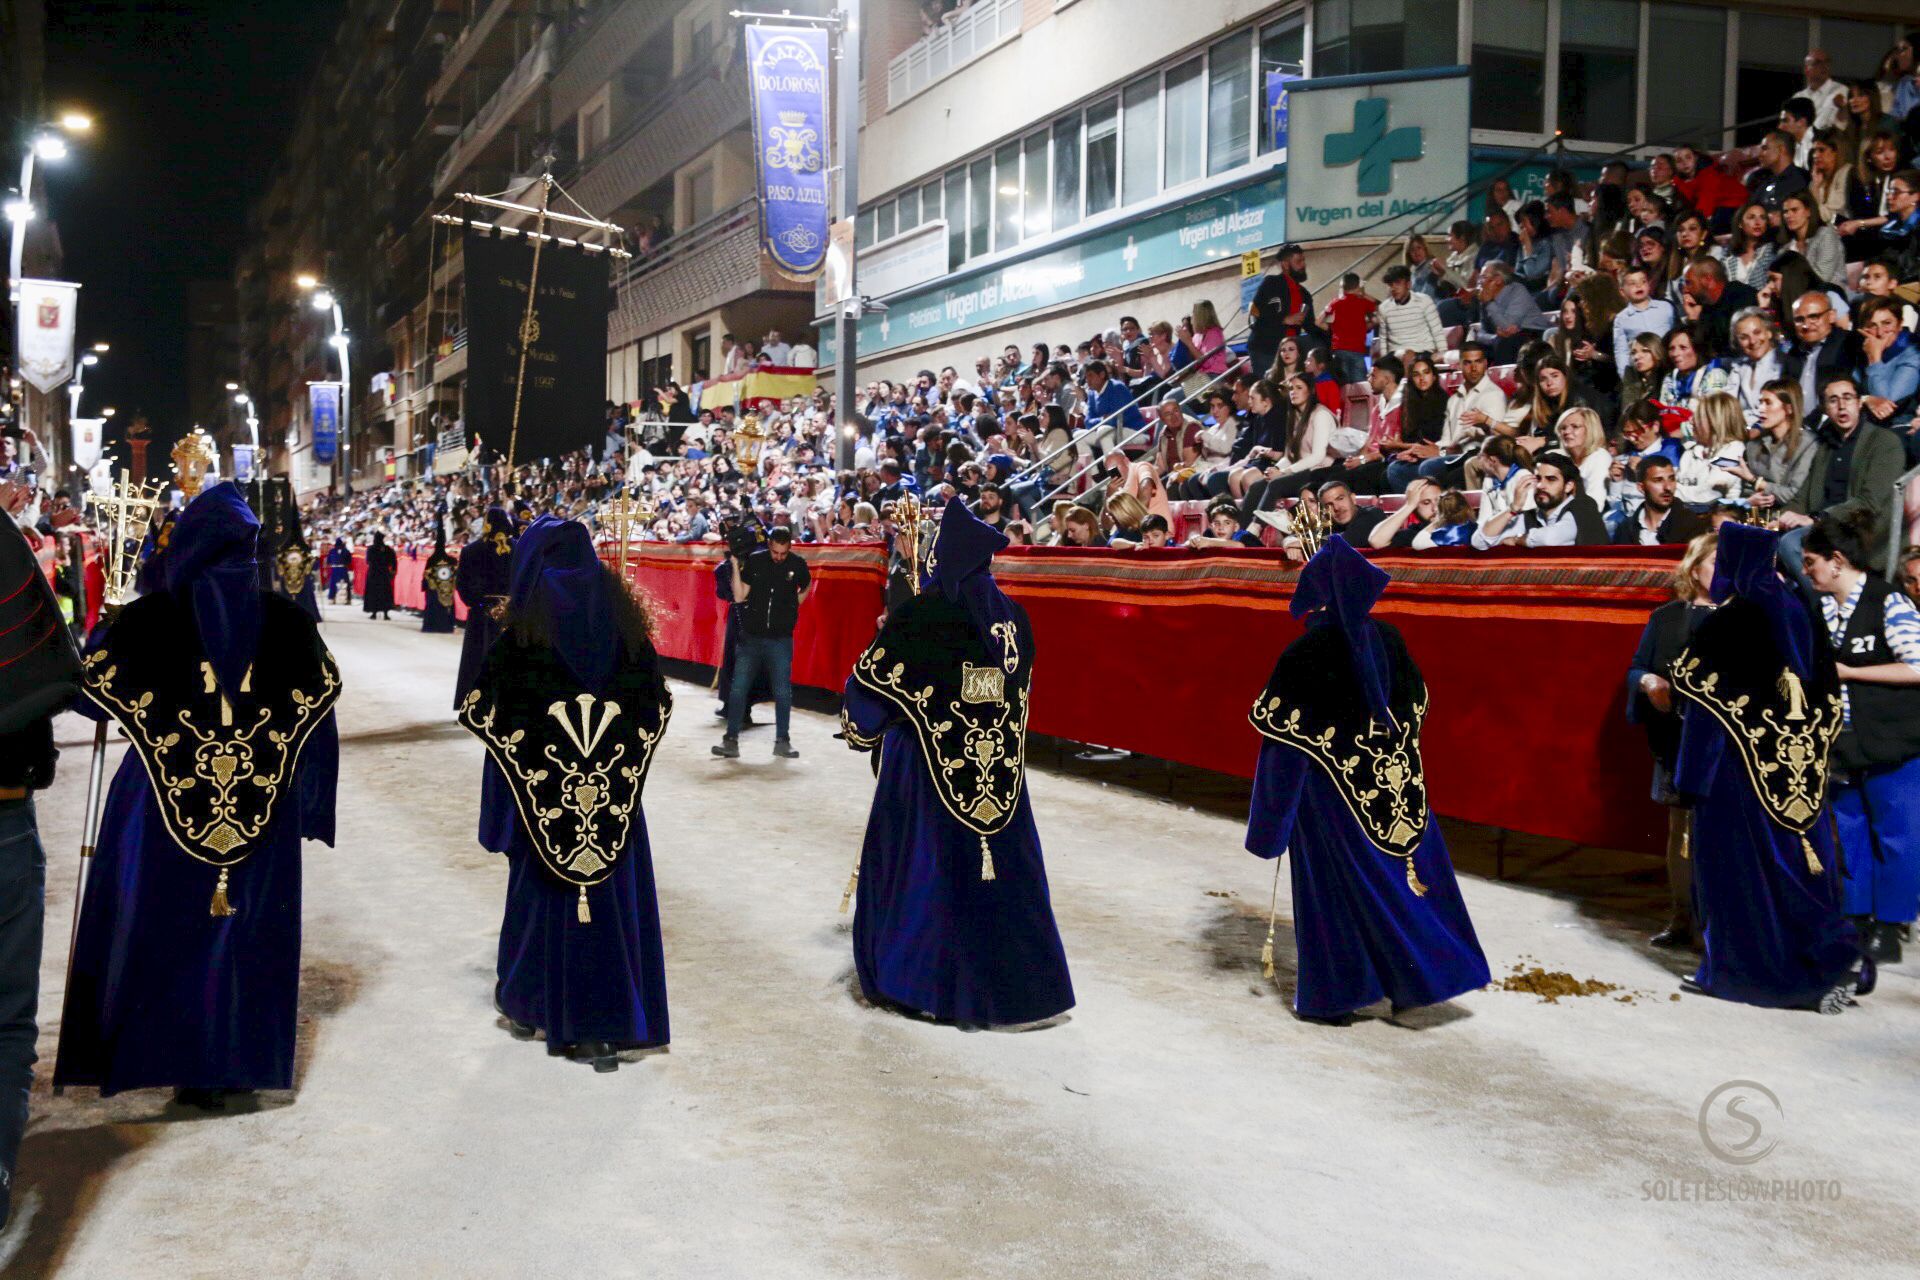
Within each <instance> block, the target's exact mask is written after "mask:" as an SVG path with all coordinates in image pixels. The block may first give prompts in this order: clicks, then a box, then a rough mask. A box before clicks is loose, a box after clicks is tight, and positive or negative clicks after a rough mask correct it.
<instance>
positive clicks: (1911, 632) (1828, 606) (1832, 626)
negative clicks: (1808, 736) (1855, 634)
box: [1820, 577, 1920, 724]
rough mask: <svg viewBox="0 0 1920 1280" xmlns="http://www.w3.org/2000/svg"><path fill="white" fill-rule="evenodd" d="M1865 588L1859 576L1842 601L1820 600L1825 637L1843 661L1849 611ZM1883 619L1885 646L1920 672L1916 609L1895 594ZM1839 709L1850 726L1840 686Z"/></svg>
mask: <svg viewBox="0 0 1920 1280" xmlns="http://www.w3.org/2000/svg"><path fill="white" fill-rule="evenodd" d="M1866 585H1867V580H1866V578H1864V577H1862V578H1861V579H1860V580H1859V581H1858V582H1856V583H1854V584H1853V590H1851V591H1849V592H1847V598H1846V599H1845V600H1836V599H1834V598H1833V597H1832V596H1829V595H1822V596H1821V597H1820V612H1821V614H1822V615H1823V616H1824V617H1825V618H1826V620H1827V634H1828V635H1829V636H1830V637H1832V639H1833V649H1834V652H1835V653H1836V654H1838V655H1839V657H1840V659H1841V660H1842V661H1843V662H1844V661H1845V660H1846V658H1847V654H1846V652H1845V651H1844V650H1843V649H1842V648H1841V644H1842V642H1843V641H1844V640H1845V638H1846V632H1847V624H1848V623H1849V622H1851V621H1852V620H1853V611H1854V609H1855V608H1856V607H1857V606H1858V605H1859V603H1860V593H1861V591H1862V590H1864V589H1865V587H1866ZM1884 612H1885V620H1884V622H1883V623H1882V624H1881V630H1882V631H1883V632H1884V633H1885V635H1886V640H1887V647H1888V648H1890V649H1892V650H1893V656H1894V657H1895V658H1897V659H1898V660H1900V661H1901V662H1904V663H1906V664H1907V665H1908V666H1910V667H1913V668H1916V669H1920V609H1916V608H1915V607H1914V605H1913V601H1911V600H1909V599H1907V598H1906V596H1904V595H1902V594H1901V593H1900V592H1898V591H1895V592H1892V593H1891V594H1889V595H1888V596H1887V603H1886V608H1885V610H1884ZM1840 710H1841V714H1842V721H1843V723H1846V724H1852V723H1853V704H1852V702H1851V700H1850V699H1849V698H1848V697H1847V686H1846V683H1845V682H1844V681H1843V682H1842V683H1841V685H1840Z"/></svg>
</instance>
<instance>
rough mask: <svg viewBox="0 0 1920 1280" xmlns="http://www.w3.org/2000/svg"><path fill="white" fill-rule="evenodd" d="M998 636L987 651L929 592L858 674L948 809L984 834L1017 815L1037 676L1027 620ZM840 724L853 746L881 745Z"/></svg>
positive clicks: (881, 639) (958, 613) (883, 636)
mask: <svg viewBox="0 0 1920 1280" xmlns="http://www.w3.org/2000/svg"><path fill="white" fill-rule="evenodd" d="M993 631H994V635H993V637H992V644H988V643H987V642H985V641H983V640H982V639H981V638H980V637H979V635H978V634H977V633H976V632H975V631H974V629H973V624H972V623H971V621H970V620H969V619H968V617H967V614H966V612H965V611H964V610H963V609H962V608H961V607H960V606H959V605H957V604H954V603H953V602H951V601H949V600H947V599H946V598H945V597H944V596H943V595H941V594H940V593H939V592H937V591H930V592H928V593H926V594H924V595H920V596H916V597H914V598H913V599H911V600H909V601H908V602H907V603H905V604H903V605H902V606H901V607H900V608H898V609H896V610H894V612H893V614H892V615H891V616H889V618H888V619H887V622H886V625H885V626H884V627H882V628H881V631H880V634H879V635H877V636H875V637H874V640H873V643H872V644H871V645H869V646H868V647H867V651H866V652H865V653H863V654H861V655H860V657H859V659H858V660H857V661H855V663H854V664H853V675H852V680H853V682H854V683H856V684H858V685H859V686H860V687H861V688H863V689H866V690H868V691H870V692H872V693H874V694H876V695H877V696H879V697H881V698H883V699H885V700H886V701H887V702H888V703H890V704H892V706H893V707H894V708H895V709H896V710H898V711H899V712H900V714H901V715H902V716H903V717H904V718H905V719H906V721H907V722H908V723H909V724H911V725H912V726H913V731H914V735H915V737H916V738H918V740H919V743H920V756H921V759H922V760H923V761H924V763H925V766H926V770H927V776H928V778H929V779H930V780H931V781H932V783H933V789H934V793H935V794H936V795H937V796H939V798H940V803H941V806H942V807H943V808H945V809H946V811H947V812H948V813H949V814H950V815H952V817H953V818H954V819H955V820H956V821H958V822H959V823H960V824H961V825H963V826H965V827H966V828H967V829H968V830H969V831H972V832H974V833H975V834H976V835H981V836H990V835H993V834H995V833H996V832H999V831H1001V830H1003V829H1004V828H1005V827H1006V826H1007V824H1008V823H1010V822H1012V821H1013V817H1014V814H1015V813H1016V812H1018V809H1019V804H1020V794H1021V790H1022V788H1023V786H1024V785H1025V773H1026V746H1027V711H1028V694H1029V688H1030V685H1031V682H1032V677H1033V640H1032V635H1031V632H1030V631H1029V630H1028V628H1027V625H1026V617H1025V615H1024V614H1018V613H1016V614H1015V616H1014V617H1013V618H1012V619H1011V620H1009V621H1005V622H1000V623H995V624H994V627H993ZM841 723H842V726H843V730H844V731H845V736H846V739H847V741H848V743H849V744H850V745H852V746H854V747H856V748H860V749H871V748H872V747H873V746H876V745H878V742H879V738H878V736H877V735H874V736H863V735H862V734H861V733H860V731H859V729H858V728H857V726H855V724H854V723H853V721H852V719H851V718H849V717H847V716H845V715H843V717H842V721H841Z"/></svg>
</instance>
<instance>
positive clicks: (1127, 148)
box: [1120, 75, 1160, 205]
mask: <svg viewBox="0 0 1920 1280" xmlns="http://www.w3.org/2000/svg"><path fill="white" fill-rule="evenodd" d="M1121 104H1122V105H1121V125H1120V146H1121V150H1122V152H1123V156H1122V159H1121V162H1120V203H1121V204H1123V205H1124V204H1138V203H1140V201H1142V200H1147V199H1150V198H1152V197H1153V196H1155V195H1157V194H1159V191H1160V77H1159V76H1157V75H1154V76H1147V77H1145V78H1143V79H1139V80H1135V81H1134V82H1133V83H1132V84H1130V85H1128V86H1127V90H1126V93H1125V94H1124V95H1122V97H1121Z"/></svg>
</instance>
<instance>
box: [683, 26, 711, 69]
mask: <svg viewBox="0 0 1920 1280" xmlns="http://www.w3.org/2000/svg"><path fill="white" fill-rule="evenodd" d="M712 57H713V16H712V15H711V14H702V15H701V16H700V17H697V18H695V19H694V20H693V25H692V26H691V27H689V28H688V29H687V68H688V69H689V70H698V69H699V68H701V67H704V66H706V65H707V62H708V60H709V59H711V58H712Z"/></svg>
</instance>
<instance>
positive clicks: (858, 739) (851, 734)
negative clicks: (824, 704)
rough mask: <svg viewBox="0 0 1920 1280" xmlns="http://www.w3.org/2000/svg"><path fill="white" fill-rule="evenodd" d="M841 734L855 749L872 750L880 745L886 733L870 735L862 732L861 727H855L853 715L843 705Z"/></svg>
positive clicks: (841, 710)
mask: <svg viewBox="0 0 1920 1280" xmlns="http://www.w3.org/2000/svg"><path fill="white" fill-rule="evenodd" d="M840 736H841V737H842V738H845V739H846V741H847V745H848V746H849V747H851V748H853V749H854V750H855V751H871V750H873V749H874V748H875V747H877V746H879V745H880V741H881V739H882V738H884V737H885V736H886V735H885V734H879V733H876V734H874V735H873V736H872V737H868V736H867V735H866V734H864V733H861V732H860V730H859V729H857V728H855V727H854V724H853V717H852V716H850V715H848V714H847V709H846V708H845V707H842V708H840Z"/></svg>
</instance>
